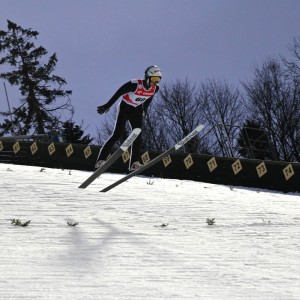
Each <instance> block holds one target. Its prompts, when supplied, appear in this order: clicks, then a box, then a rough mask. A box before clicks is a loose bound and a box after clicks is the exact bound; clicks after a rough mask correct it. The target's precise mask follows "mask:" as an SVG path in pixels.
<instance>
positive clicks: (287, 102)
mask: <svg viewBox="0 0 300 300" xmlns="http://www.w3.org/2000/svg"><path fill="white" fill-rule="evenodd" d="M243 86H244V88H245V91H246V96H247V99H248V105H247V108H248V110H249V112H250V113H251V119H253V120H255V121H257V122H258V123H259V124H261V125H262V126H263V127H264V128H266V129H267V131H268V132H269V134H270V137H271V141H272V143H273V146H274V150H275V153H276V156H277V157H278V159H280V160H285V161H292V160H297V161H299V159H300V156H299V153H300V88H299V84H297V82H296V81H295V80H291V79H290V78H288V77H287V76H286V71H285V69H284V68H283V67H282V65H281V64H280V62H278V61H277V60H275V59H268V60H267V61H266V62H265V63H264V64H263V65H262V67H261V68H259V67H256V68H255V70H254V76H253V79H252V80H251V81H249V82H245V83H243Z"/></svg>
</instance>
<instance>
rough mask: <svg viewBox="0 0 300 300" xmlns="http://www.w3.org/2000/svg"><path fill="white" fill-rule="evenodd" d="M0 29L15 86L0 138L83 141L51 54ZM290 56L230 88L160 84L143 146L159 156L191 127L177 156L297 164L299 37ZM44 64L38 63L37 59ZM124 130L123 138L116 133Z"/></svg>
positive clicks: (23, 33)
mask: <svg viewBox="0 0 300 300" xmlns="http://www.w3.org/2000/svg"><path fill="white" fill-rule="evenodd" d="M7 24H8V25H7V30H6V31H4V30H0V65H8V66H9V67H10V71H9V72H3V73H0V78H2V79H3V80H6V81H8V82H9V83H10V84H11V85H13V86H16V87H18V89H19V90H20V93H21V96H22V97H21V99H20V105H19V106H18V107H13V109H12V111H4V112H0V114H1V115H2V116H4V118H5V119H4V122H2V123H0V136H3V135H5V134H8V133H13V134H18V135H28V134H33V133H36V134H47V133H48V132H51V131H53V130H55V131H58V132H60V133H61V134H62V135H64V136H65V137H66V140H67V141H68V142H72V143H84V144H90V143H91V142H92V141H93V140H94V138H93V137H90V135H89V134H88V135H85V133H84V129H83V128H82V126H83V123H81V124H80V125H76V124H75V122H74V121H73V115H74V112H75V109H74V107H73V105H72V104H71V99H70V96H71V94H72V91H70V90H65V89H63V86H65V85H66V84H67V82H66V80H65V79H64V78H62V77H60V76H58V75H55V74H53V72H54V70H55V66H56V64H57V62H58V59H57V56H56V53H54V54H52V55H51V56H50V57H49V58H46V55H47V54H48V53H47V50H46V49H45V48H44V47H42V46H39V47H36V46H35V44H34V41H35V40H36V39H37V36H38V34H39V33H38V32H37V31H33V30H32V29H23V28H22V27H21V26H18V25H17V24H15V23H13V22H11V21H9V20H8V21H7ZM289 50H290V53H291V54H292V57H291V58H290V59H287V58H285V57H280V58H278V59H275V58H267V59H266V60H265V62H264V63H263V64H262V65H261V66H256V67H255V68H254V71H253V75H252V78H251V79H249V80H247V81H244V82H241V88H240V89H238V88H236V87H233V86H232V85H229V84H228V83H227V82H226V81H225V80H220V79H208V80H206V81H204V82H201V83H200V84H198V85H196V84H192V83H190V81H189V80H188V79H187V78H186V79H184V80H183V79H178V80H176V82H174V83H170V84H167V83H165V84H163V85H162V86H161V89H160V91H159V93H158V95H156V96H155V99H154V101H153V103H152V104H151V105H150V107H149V109H148V114H147V115H146V116H145V118H144V129H143V131H142V135H143V143H144V144H143V146H144V148H145V149H147V150H153V151H162V150H165V149H166V148H169V147H171V146H173V145H174V143H176V142H177V141H178V140H180V139H181V138H183V137H184V136H185V135H187V134H188V133H189V132H190V131H191V130H193V129H194V128H195V127H196V126H197V125H198V124H199V123H203V124H205V125H206V127H205V130H204V131H203V132H202V133H201V135H200V136H198V137H196V138H194V139H193V140H192V141H191V142H190V143H188V144H187V145H186V146H185V147H184V148H183V149H182V151H185V152H190V153H202V154H213V155H219V156H232V157H234V156H237V157H245V158H259V159H273V160H284V161H298V162H299V161H300V39H299V38H294V40H293V43H292V44H291V45H290V46H289ZM43 61H46V62H43ZM115 113H116V106H114V108H113V109H111V110H110V112H109V113H108V114H107V115H106V116H107V117H105V118H104V120H103V122H102V128H101V129H98V136H97V137H96V141H97V142H98V144H100V145H101V144H103V142H104V141H105V140H106V139H107V138H108V136H109V135H110V134H111V131H112V130H113V127H114V126H113V124H114V118H115ZM125 135H126V133H124V136H125Z"/></svg>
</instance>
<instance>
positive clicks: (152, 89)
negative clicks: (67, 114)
mask: <svg viewBox="0 0 300 300" xmlns="http://www.w3.org/2000/svg"><path fill="white" fill-rule="evenodd" d="M161 77H162V73H161V70H160V68H159V67H157V66H151V67H148V68H147V69H146V70H145V77H144V79H136V80H131V81H129V82H127V83H125V84H124V85H122V86H121V87H120V88H119V89H118V90H117V92H116V93H115V94H114V95H113V96H112V97H111V99H110V100H109V101H108V102H107V103H106V104H104V105H101V106H98V107H97V112H98V113H99V114H103V113H105V112H107V111H108V110H109V108H110V107H111V106H112V105H113V104H114V103H115V102H116V101H117V100H118V99H119V98H120V97H121V96H122V101H120V103H119V106H118V111H117V117H116V122H115V127H114V130H113V133H112V135H111V136H110V137H109V138H108V140H107V141H106V142H105V143H104V145H103V147H102V148H101V151H100V153H99V156H98V159H97V162H96V165H95V167H96V168H99V167H101V166H102V165H103V164H104V163H105V161H106V159H107V158H108V155H109V154H110V151H111V149H112V147H113V146H114V144H115V143H116V142H117V140H119V139H120V138H121V136H122V134H123V132H124V129H125V125H126V122H127V121H128V122H129V125H130V127H131V129H134V128H142V125H143V116H145V115H146V113H147V109H148V107H149V105H150V103H151V101H152V99H153V96H154V95H155V94H156V93H157V92H158V90H159V86H158V83H159V82H160V80H161ZM140 146H141V135H139V136H138V137H137V139H136V140H135V141H134V142H133V144H132V148H131V157H130V167H129V169H130V170H131V171H133V170H136V169H138V168H140V167H141V166H142V164H141V163H140V161H139V155H140V153H139V152H140Z"/></svg>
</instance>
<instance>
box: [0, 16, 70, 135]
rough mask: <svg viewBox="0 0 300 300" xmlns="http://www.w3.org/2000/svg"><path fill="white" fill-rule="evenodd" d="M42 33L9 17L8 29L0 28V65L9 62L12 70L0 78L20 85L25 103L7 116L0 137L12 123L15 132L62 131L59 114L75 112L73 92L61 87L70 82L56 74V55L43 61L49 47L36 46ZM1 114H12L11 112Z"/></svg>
mask: <svg viewBox="0 0 300 300" xmlns="http://www.w3.org/2000/svg"><path fill="white" fill-rule="evenodd" d="M38 34H39V33H38V32H37V31H33V30H31V29H23V28H22V27H20V26H18V25H17V24H15V23H13V22H11V21H9V20H7V31H3V30H0V65H4V64H6V65H9V67H10V70H11V71H9V72H4V73H1V74H0V78H3V79H5V80H7V81H8V82H9V83H10V84H11V85H14V86H18V88H19V90H20V93H21V96H22V98H21V99H20V100H21V104H20V105H19V106H18V107H14V108H13V110H12V112H11V114H12V122H11V120H10V119H9V118H6V119H5V120H4V122H3V123H2V124H0V136H1V135H4V134H6V133H8V132H9V131H10V130H11V127H12V126H13V128H14V131H15V133H17V134H22V135H24V134H29V133H38V134H44V133H45V132H47V131H50V130H52V129H56V130H59V129H60V128H61V126H62V122H61V121H60V117H61V116H60V114H59V113H61V111H62V110H64V111H65V110H67V111H69V112H72V111H73V107H72V105H71V103H70V99H69V97H68V96H69V95H70V94H71V93H72V92H71V91H70V90H63V89H62V88H61V87H62V86H63V85H65V84H66V81H65V79H63V78H62V77H59V76H57V75H53V74H52V73H53V71H54V69H55V66H56V64H57V57H56V54H55V53H54V54H52V55H51V56H50V57H49V59H48V61H47V62H46V63H42V60H43V61H44V60H46V59H45V55H46V54H47V50H46V49H45V48H44V47H42V46H39V47H36V46H35V45H34V40H36V39H37V36H38ZM65 97H66V98H67V100H65V99H63V101H61V103H57V102H58V99H59V98H65ZM1 114H2V115H3V116H5V117H8V116H10V112H1Z"/></svg>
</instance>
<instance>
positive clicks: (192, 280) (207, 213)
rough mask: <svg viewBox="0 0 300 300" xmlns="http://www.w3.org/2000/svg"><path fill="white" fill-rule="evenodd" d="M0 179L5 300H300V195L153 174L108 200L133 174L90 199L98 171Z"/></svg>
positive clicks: (98, 184)
mask: <svg viewBox="0 0 300 300" xmlns="http://www.w3.org/2000/svg"><path fill="white" fill-rule="evenodd" d="M0 174H1V182H0V199H1V200H0V203H1V211H0V230H1V235H0V261H1V263H0V299H13V300H15V299H130V300H133V299H149V300H150V299H151V300H154V299H155V300H157V299H214V300H215V299H222V300H224V299H231V300H232V299H256V300H257V299H262V300H265V299H272V300H274V299H285V300H287V299H300V197H299V194H282V193H278V192H276V193H275V192H270V191H257V190H249V189H244V188H230V187H227V186H219V185H212V184H207V183H199V182H192V181H180V180H170V179H159V178H150V179H149V178H146V177H142V176H141V177H136V178H132V179H130V180H129V181H128V182H125V183H123V184H122V185H120V186H119V187H116V188H115V189H113V190H112V191H109V192H107V193H99V190H100V189H102V188H104V187H106V186H107V185H109V184H110V183H112V182H113V181H115V180H117V179H118V178H120V176H122V175H120V174H109V173H107V174H103V175H101V177H100V178H98V179H97V180H96V181H95V182H94V183H93V184H92V185H91V186H89V187H88V188H87V189H85V190H82V189H78V188H77V187H78V186H79V184H80V183H81V182H82V181H84V180H85V179H86V178H87V177H88V176H89V174H90V173H88V172H82V171H74V170H72V171H69V170H56V169H41V168H39V167H28V166H18V165H8V164H0ZM213 218H214V219H215V224H214V225H208V224H207V222H206V220H207V219H213ZM12 219H20V221H22V222H26V221H29V220H31V222H30V224H29V225H28V226H27V227H20V226H14V225H13V224H11V220H12ZM76 222H78V225H77V226H70V225H68V223H69V224H74V223H76Z"/></svg>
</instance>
